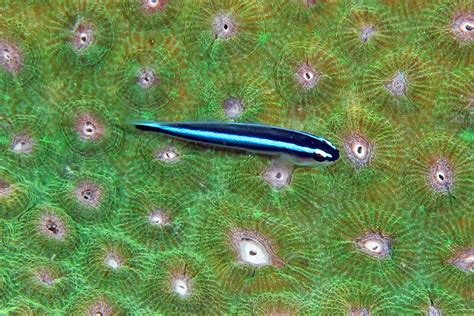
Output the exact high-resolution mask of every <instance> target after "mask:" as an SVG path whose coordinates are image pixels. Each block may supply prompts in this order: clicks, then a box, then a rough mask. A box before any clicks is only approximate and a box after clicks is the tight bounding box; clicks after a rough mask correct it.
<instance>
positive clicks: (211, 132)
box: [133, 122, 339, 165]
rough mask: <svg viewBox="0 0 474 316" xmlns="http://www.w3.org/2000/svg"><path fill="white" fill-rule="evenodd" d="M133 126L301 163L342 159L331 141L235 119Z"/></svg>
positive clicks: (308, 134) (147, 123) (138, 124)
mask: <svg viewBox="0 0 474 316" xmlns="http://www.w3.org/2000/svg"><path fill="white" fill-rule="evenodd" d="M133 125H135V126H136V127H137V128H139V129H142V130H148V131H155V132H161V133H164V134H167V135H170V136H173V137H177V138H180V139H184V140H190V141H194V142H199V143H204V144H210V145H217V146H223V147H228V148H234V149H241V150H247V151H253V152H257V153H266V154H273V155H281V156H285V157H286V158H289V159H290V160H292V161H293V162H294V163H295V164H298V165H313V164H318V163H324V162H333V161H336V160H337V159H338V158H339V151H338V150H337V149H336V147H335V146H334V145H333V144H331V143H330V142H329V141H328V140H326V139H324V138H322V137H319V136H316V135H312V134H310V133H306V132H301V131H295V130H290V129H286V128H281V127H276V126H269V125H261V124H248V123H232V122H229V123H222V122H182V123H158V122H136V123H133Z"/></svg>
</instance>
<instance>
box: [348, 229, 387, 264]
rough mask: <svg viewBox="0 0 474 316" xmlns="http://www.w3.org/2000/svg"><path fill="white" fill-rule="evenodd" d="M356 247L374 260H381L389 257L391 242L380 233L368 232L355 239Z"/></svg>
mask: <svg viewBox="0 0 474 316" xmlns="http://www.w3.org/2000/svg"><path fill="white" fill-rule="evenodd" d="M356 246H357V248H358V249H359V250H361V251H362V252H365V253H366V254H368V255H370V256H372V257H374V258H377V259H383V258H386V257H388V256H390V252H391V250H392V249H391V248H392V241H391V239H390V238H388V237H387V236H385V235H383V234H382V233H379V232H368V233H366V234H364V235H362V236H360V237H359V238H357V240H356Z"/></svg>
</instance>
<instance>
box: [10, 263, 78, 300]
mask: <svg viewBox="0 0 474 316" xmlns="http://www.w3.org/2000/svg"><path fill="white" fill-rule="evenodd" d="M19 260H21V262H22V267H21V268H20V269H19V271H18V274H16V275H15V276H14V277H13V278H14V280H15V283H17V284H18V285H19V290H20V293H21V294H22V295H25V296H28V297H30V298H31V299H32V301H34V302H36V303H39V304H42V305H45V306H46V305H47V306H50V307H51V306H54V307H56V308H58V307H59V308H61V307H62V306H64V305H65V304H66V300H67V297H68V295H69V293H71V292H74V288H73V287H74V274H73V273H72V272H71V271H69V270H68V268H67V267H66V265H64V264H61V263H58V262H56V261H55V260H54V259H53V260H51V259H45V258H43V257H39V256H28V257H22V258H19Z"/></svg>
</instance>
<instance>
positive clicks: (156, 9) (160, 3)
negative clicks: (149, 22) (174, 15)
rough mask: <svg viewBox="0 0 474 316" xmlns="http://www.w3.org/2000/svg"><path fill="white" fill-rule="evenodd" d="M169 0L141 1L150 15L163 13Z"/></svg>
mask: <svg viewBox="0 0 474 316" xmlns="http://www.w3.org/2000/svg"><path fill="white" fill-rule="evenodd" d="M168 2H169V0H141V3H142V8H143V10H145V12H146V13H148V14H154V13H160V12H163V11H164V10H165V8H166V6H167V5H168Z"/></svg>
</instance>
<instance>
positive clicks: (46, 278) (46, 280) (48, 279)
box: [35, 268, 56, 286]
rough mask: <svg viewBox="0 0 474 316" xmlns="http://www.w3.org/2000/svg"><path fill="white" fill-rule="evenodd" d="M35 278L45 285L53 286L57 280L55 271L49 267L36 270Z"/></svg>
mask: <svg viewBox="0 0 474 316" xmlns="http://www.w3.org/2000/svg"><path fill="white" fill-rule="evenodd" d="M35 278H36V279H37V280H38V281H39V282H41V284H43V285H45V286H51V285H53V284H54V282H55V281H56V278H55V276H54V273H53V272H52V271H50V270H49V269H48V268H42V269H39V270H38V271H36V273H35Z"/></svg>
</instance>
